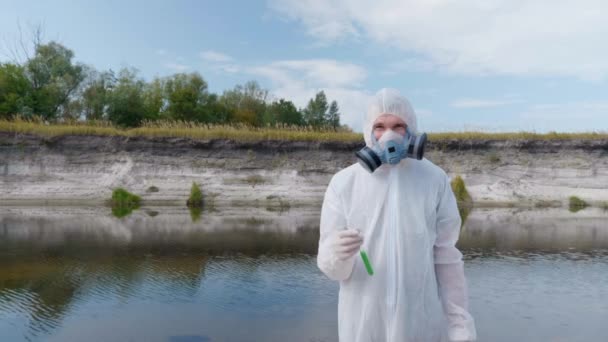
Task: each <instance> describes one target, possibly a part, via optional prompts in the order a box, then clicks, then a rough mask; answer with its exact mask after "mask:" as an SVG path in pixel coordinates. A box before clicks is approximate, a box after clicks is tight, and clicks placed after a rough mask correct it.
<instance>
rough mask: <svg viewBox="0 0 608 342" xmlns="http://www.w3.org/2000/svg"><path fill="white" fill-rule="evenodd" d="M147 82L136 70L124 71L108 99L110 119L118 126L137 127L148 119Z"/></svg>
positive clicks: (121, 72) (119, 75)
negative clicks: (145, 95)
mask: <svg viewBox="0 0 608 342" xmlns="http://www.w3.org/2000/svg"><path fill="white" fill-rule="evenodd" d="M144 89H145V82H144V80H143V79H141V78H138V77H137V71H136V70H134V69H123V70H121V71H120V73H119V74H118V80H117V82H116V86H114V87H113V89H112V90H111V92H110V94H109V99H108V119H109V120H110V121H111V122H113V123H114V124H116V125H118V126H123V127H136V126H139V125H141V123H142V122H143V121H144V119H145V118H146V107H145V104H144Z"/></svg>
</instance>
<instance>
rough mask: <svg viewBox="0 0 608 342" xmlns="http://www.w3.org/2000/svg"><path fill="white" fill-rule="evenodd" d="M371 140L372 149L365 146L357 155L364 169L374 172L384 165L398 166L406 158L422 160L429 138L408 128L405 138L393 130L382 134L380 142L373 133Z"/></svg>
mask: <svg viewBox="0 0 608 342" xmlns="http://www.w3.org/2000/svg"><path fill="white" fill-rule="evenodd" d="M371 140H372V146H371V148H370V147H367V146H365V147H363V148H362V149H361V150H359V151H358V152H356V153H355V155H356V156H357V160H358V161H359V164H361V166H363V168H365V169H366V170H367V171H369V172H374V171H375V170H376V169H377V168H379V167H380V165H382V164H389V165H396V164H399V162H400V161H401V160H402V159H405V158H413V159H417V160H421V159H422V157H423V156H424V145H425V144H426V140H427V138H426V133H422V134H421V135H415V134H413V133H412V132H411V131H410V130H409V128H406V133H405V137H404V136H402V135H401V134H399V133H396V132H395V131H393V130H388V131H386V132H384V134H382V136H381V137H380V140H377V139H376V136H375V135H374V132H373V131H372V133H371Z"/></svg>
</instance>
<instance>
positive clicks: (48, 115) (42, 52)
mask: <svg viewBox="0 0 608 342" xmlns="http://www.w3.org/2000/svg"><path fill="white" fill-rule="evenodd" d="M73 57H74V53H73V52H72V50H70V49H68V48H66V47H64V46H63V45H61V44H59V43H56V42H50V43H48V44H39V45H37V46H36V47H35V54H34V57H33V58H31V59H29V60H28V61H27V62H26V63H25V65H24V69H25V74H26V76H27V78H28V80H29V82H30V86H31V104H32V108H31V113H32V114H36V115H40V116H42V117H43V118H44V119H56V118H57V117H58V116H59V114H60V113H59V111H60V109H62V107H64V106H66V105H67V104H68V103H69V100H70V96H72V95H73V94H74V93H75V92H76V90H77V89H78V86H79V85H80V84H81V82H82V81H83V80H84V78H85V72H84V67H83V65H81V64H74V63H73V62H72V58H73Z"/></svg>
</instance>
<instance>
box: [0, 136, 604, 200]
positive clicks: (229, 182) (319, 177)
mask: <svg viewBox="0 0 608 342" xmlns="http://www.w3.org/2000/svg"><path fill="white" fill-rule="evenodd" d="M462 134H465V133H462ZM590 134H591V133H590ZM359 136H360V135H359ZM471 136H473V135H471ZM488 136H491V135H488ZM515 136H516V134H513V135H512V137H515ZM446 137H447V136H446ZM446 137H444V138H441V137H440V136H437V135H435V136H434V135H431V138H430V143H429V145H428V148H427V153H426V158H427V159H429V160H431V161H432V162H434V163H436V164H437V165H439V166H440V167H442V168H443V169H444V170H446V172H448V174H449V175H450V176H456V175H460V176H461V177H462V178H463V179H464V181H465V184H466V186H467V189H468V191H469V193H470V194H471V196H472V198H473V201H474V202H475V204H476V205H477V206H527V207H541V206H542V207H544V206H557V207H559V206H567V204H568V198H569V197H570V196H577V197H580V198H581V199H583V200H585V201H588V202H589V203H591V204H592V205H596V206H604V205H605V204H606V203H608V139H606V138H604V137H603V136H602V135H597V136H596V138H589V137H587V138H585V137H584V136H579V137H578V138H576V136H575V135H572V136H568V138H564V137H565V136H561V138H557V137H560V135H559V134H555V135H554V136H553V137H552V136H551V135H550V134H549V135H545V136H544V137H543V138H529V139H523V138H520V139H515V138H512V139H511V138H504V136H503V139H499V138H498V137H500V135H497V136H496V138H487V139H482V138H479V137H473V138H463V137H464V135H463V136H461V137H460V138H453V137H452V138H446ZM362 146H363V141H362V139H361V140H352V141H351V140H348V139H345V140H343V141H331V140H320V141H314V140H272V139H258V140H247V139H244V140H240V141H237V140H233V139H195V138H187V137H155V136H122V135H93V134H90V135H79V134H67V133H66V134H61V135H55V136H52V135H51V136H47V135H38V134H31V133H21V132H11V131H9V132H6V131H0V190H1V191H0V203H2V204H6V205H8V204H15V205H22V204H34V205H37V204H45V205H52V204H62V205H65V204H72V203H76V204H78V203H82V204H87V205H99V204H103V203H104V202H105V201H106V200H107V199H109V198H110V196H111V192H112V190H113V189H114V188H116V187H124V188H126V189H128V190H129V191H131V192H133V193H135V194H137V195H139V196H141V197H142V200H143V202H144V203H148V204H162V205H185V201H186V199H187V197H188V194H189V191H190V187H191V185H192V182H197V183H198V184H199V185H200V186H201V188H202V191H203V195H204V197H205V198H206V200H207V203H210V204H212V205H218V206H224V205H228V206H248V207H259V208H268V209H270V210H283V209H287V208H290V207H294V206H320V203H321V201H322V198H323V194H324V191H325V188H326V186H327V184H328V182H329V180H330V179H331V176H332V175H333V174H335V173H336V172H337V171H339V170H340V169H342V168H344V167H346V166H348V165H350V164H352V163H355V162H356V161H355V157H354V152H355V151H356V150H358V149H359V148H361V147H362Z"/></svg>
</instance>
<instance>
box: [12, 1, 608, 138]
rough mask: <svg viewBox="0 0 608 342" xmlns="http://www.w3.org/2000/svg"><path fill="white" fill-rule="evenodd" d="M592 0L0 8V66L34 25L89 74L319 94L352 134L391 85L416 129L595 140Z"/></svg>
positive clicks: (599, 78)
mask: <svg viewBox="0 0 608 342" xmlns="http://www.w3.org/2000/svg"><path fill="white" fill-rule="evenodd" d="M606 13H608V2H606V1H604V0H578V1H569V0H534V1H528V0H467V1H465V0H375V1H360V0H283V1H278V0H267V1H262V0H260V1H258V0H242V1H234V0H224V1H202V0H201V1H194V0H173V1H169V0H165V1H160V0H147V1H139V0H138V1H128V0H122V1H115V0H104V1H68V0H54V1H31V0H18V1H13V0H0V61H8V60H10V57H11V55H10V54H9V53H8V51H10V50H11V47H12V46H14V44H15V42H16V41H18V40H19V37H20V32H21V34H22V35H23V36H25V37H27V36H28V33H29V32H30V31H31V28H32V27H35V26H36V25H41V26H42V27H43V30H44V38H45V39H46V40H55V41H58V42H60V43H61V44H63V45H65V46H67V47H68V48H70V49H72V50H73V51H74V53H75V61H77V62H81V63H85V64H88V65H91V66H93V67H95V68H96V69H98V70H108V69H112V70H115V71H117V70H119V69H121V68H123V67H134V68H136V69H138V70H139V72H140V75H141V76H142V77H144V78H146V79H148V80H150V79H152V78H153V77H163V76H167V75H171V74H174V73H177V72H199V73H200V74H201V75H202V76H203V77H204V79H205V80H206V81H207V82H208V84H209V90H210V91H211V92H214V93H218V94H221V93H222V92H223V91H224V90H227V89H231V88H233V87H234V86H236V85H237V84H243V83H245V82H247V81H249V80H256V81H258V83H259V84H260V85H261V86H262V87H264V88H266V89H268V90H269V92H270V94H271V98H273V99H279V98H285V99H288V100H291V101H293V102H294V103H295V104H296V106H298V107H304V106H305V105H306V103H307V101H308V100H309V99H310V98H311V97H313V96H314V94H315V93H316V92H318V91H320V90H323V91H325V93H326V94H327V97H328V99H329V100H336V101H338V104H339V106H340V112H341V115H342V116H341V121H342V123H346V124H348V125H349V126H350V127H352V128H353V129H355V130H357V131H360V129H361V123H362V120H363V117H364V115H365V112H366V108H367V103H368V101H369V100H370V98H371V97H372V96H373V95H374V94H375V93H376V92H377V91H378V90H380V89H381V88H384V87H389V88H395V89H398V90H399V91H400V92H401V93H402V94H403V95H404V96H405V97H406V98H407V99H408V100H409V101H410V103H411V104H412V106H413V108H414V110H415V111H416V113H417V117H418V128H419V130H422V131H427V132H441V131H471V130H476V131H480V130H482V131H487V132H502V131H531V132H539V133H544V132H549V131H558V132H580V131H586V132H589V131H594V132H608V83H607V79H608V44H606V37H608V20H605V15H606Z"/></svg>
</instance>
